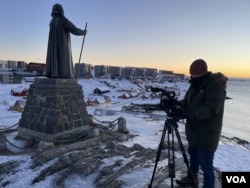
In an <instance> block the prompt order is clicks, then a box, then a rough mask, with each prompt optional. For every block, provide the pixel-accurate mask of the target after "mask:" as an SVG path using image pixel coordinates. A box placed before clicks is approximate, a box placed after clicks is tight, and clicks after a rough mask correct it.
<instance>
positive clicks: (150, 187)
mask: <svg viewBox="0 0 250 188" xmlns="http://www.w3.org/2000/svg"><path fill="white" fill-rule="evenodd" d="M166 132H167V121H165V124H164V129H163V132H162V136H161V141H160V144H159V147H158V151H157V155H156V159H155V166H154V171H153V174H152V177H151V181H150V184H149V186H148V188H152V185H153V181H154V176H155V171H156V168H157V164H158V161H159V160H160V156H161V150H162V147H163V144H164V139H165V136H166Z"/></svg>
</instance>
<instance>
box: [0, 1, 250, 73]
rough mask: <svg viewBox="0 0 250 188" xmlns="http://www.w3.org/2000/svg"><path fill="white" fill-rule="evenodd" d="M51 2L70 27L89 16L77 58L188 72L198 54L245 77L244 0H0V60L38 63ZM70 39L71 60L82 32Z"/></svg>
mask: <svg viewBox="0 0 250 188" xmlns="http://www.w3.org/2000/svg"><path fill="white" fill-rule="evenodd" d="M55 3H60V4H61V5H62V6H63V8H64V13H65V16H66V17H67V18H68V19H69V20H71V21H72V22H73V23H74V24H75V25H76V26H77V27H80V28H84V26H85V22H88V34H87V36H86V39H85V45H84V48H83V54H82V59H81V62H86V63H89V64H93V65H100V64H104V65H120V66H136V67H152V68H157V69H165V70H173V71H174V72H176V73H185V74H187V75H188V69H189V65H190V63H191V62H192V61H193V60H194V59H196V58H204V59H205V60H206V61H207V63H208V67H209V69H210V70H211V71H214V72H216V71H221V72H224V73H225V74H226V75H228V76H234V77H250V37H249V34H250V1H249V0H58V1H54V0H42V1H35V0H21V1H17V0H1V1H0V24H1V29H0V60H24V61H26V62H31V61H33V62H42V63H45V59H46V51H47V42H48V33H49V22H50V19H51V15H50V14H51V10H52V6H53V4H55ZM71 40H72V41H71V42H72V53H73V60H74V62H75V63H77V62H78V60H79V55H80V49H81V43H82V37H81V36H73V35H72V36H71Z"/></svg>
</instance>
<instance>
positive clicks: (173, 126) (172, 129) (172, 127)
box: [148, 117, 196, 188]
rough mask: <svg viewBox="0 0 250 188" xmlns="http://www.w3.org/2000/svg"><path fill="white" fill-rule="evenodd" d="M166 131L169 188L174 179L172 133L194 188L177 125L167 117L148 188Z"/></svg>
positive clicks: (150, 186)
mask: <svg viewBox="0 0 250 188" xmlns="http://www.w3.org/2000/svg"><path fill="white" fill-rule="evenodd" d="M167 131H168V141H167V143H168V167H169V175H168V176H169V177H170V178H171V187H173V183H174V182H173V179H174V178H175V161H174V158H175V155H174V132H175V134H176V137H177V140H178V144H179V147H180V149H181V152H182V156H183V159H184V162H185V164H186V166H187V169H188V173H189V175H190V177H191V178H192V183H193V187H194V188H196V184H195V183H194V179H193V176H192V174H191V169H190V167H189V164H188V158H187V155H186V153H185V148H184V146H183V143H182V141H181V137H180V133H179V131H178V124H177V122H176V120H175V119H174V118H170V117H167V119H166V120H165V124H164V129H163V132H162V136H161V141H160V143H159V147H158V151H157V155H156V159H155V166H154V171H153V174H152V177H151V181H150V184H149V186H148V188H152V185H153V181H154V176H155V172H156V168H157V164H158V162H159V160H160V156H161V150H162V148H163V144H164V139H165V136H166V132H167ZM170 134H172V142H171V143H170ZM170 144H171V145H170ZM170 148H172V158H171V156H170V154H171V151H170Z"/></svg>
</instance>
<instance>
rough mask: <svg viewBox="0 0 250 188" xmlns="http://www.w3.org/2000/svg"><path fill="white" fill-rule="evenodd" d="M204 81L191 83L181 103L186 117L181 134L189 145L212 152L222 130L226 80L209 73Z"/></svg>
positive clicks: (219, 75) (219, 74) (222, 76)
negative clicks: (185, 137)
mask: <svg viewBox="0 0 250 188" xmlns="http://www.w3.org/2000/svg"><path fill="white" fill-rule="evenodd" d="M204 78H205V79H203V80H202V82H201V83H200V84H192V83H191V85H190V87H189V89H188V91H187V93H186V95H185V98H184V100H183V105H184V108H185V109H186V110H187V112H188V114H189V117H188V119H187V124H186V127H185V131H186V136H187V140H188V143H189V145H191V146H193V147H195V148H197V149H199V150H201V151H206V152H215V150H216V149H217V147H218V143H219V139H220V135H221V129H222V121H223V112H224V102H225V99H226V82H227V78H226V77H225V76H224V75H223V74H222V73H211V72H208V73H207V75H206V76H205V77H204Z"/></svg>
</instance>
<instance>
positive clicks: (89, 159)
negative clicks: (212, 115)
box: [0, 79, 250, 188]
mask: <svg viewBox="0 0 250 188" xmlns="http://www.w3.org/2000/svg"><path fill="white" fill-rule="evenodd" d="M78 83H79V84H80V85H82V87H83V93H84V98H85V101H87V100H88V96H89V95H90V94H92V93H93V90H94V89H95V88H98V87H108V88H109V90H110V92H109V93H107V95H108V96H109V97H110V99H111V101H113V103H108V104H101V105H98V106H88V107H87V111H88V113H89V114H91V115H93V117H94V122H95V123H96V125H97V128H98V129H99V131H100V136H98V137H94V138H89V139H86V138H83V139H80V140H78V141H77V142H73V143H68V144H66V145H65V144H56V145H53V146H52V147H50V148H47V149H45V150H42V151H39V150H38V148H37V146H36V145H35V147H34V148H30V147H25V146H26V145H27V141H26V140H20V139H17V137H16V136H17V131H16V123H18V121H19V119H20V116H21V113H19V112H16V111H10V110H9V108H10V106H12V105H14V104H15V102H16V100H25V98H23V97H19V96H11V95H10V92H11V89H13V88H16V87H19V85H3V84H0V87H1V91H0V96H1V98H0V112H1V113H0V133H1V136H2V138H3V136H5V137H6V138H7V143H6V144H7V150H2V151H0V156H1V157H0V187H9V188H13V187H32V188H33V187H48V188H49V187H51V188H52V187H105V186H107V187H112V186H113V187H114V186H116V187H124V188H125V187H126V188H130V187H147V185H148V184H149V182H150V179H151V176H152V173H153V168H154V164H155V157H156V152H157V149H158V145H159V142H160V139H161V135H162V130H163V127H164V122H165V119H166V118H165V113H164V112H161V113H160V112H155V113H156V115H155V113H153V114H152V113H140V112H138V113H136V112H127V111H123V110H122V107H123V106H125V105H130V104H131V103H132V102H138V103H139V102H145V103H146V101H145V99H142V97H141V96H142V95H143V94H145V93H147V92H149V91H147V90H145V88H146V87H145V85H148V84H152V85H153V86H156V87H174V88H178V89H179V91H180V96H179V98H182V97H183V95H184V94H185V91H186V90H187V88H188V83H185V82H177V83H168V82H167V83H164V84H159V83H157V85H154V84H155V83H154V84H153V83H145V84H143V83H140V84H136V83H131V82H130V81H128V80H123V81H117V80H98V79H96V80H95V79H88V80H86V79H80V80H78ZM29 84H30V83H25V82H24V83H23V84H21V85H20V86H23V87H27V88H28V87H29ZM127 92H138V93H139V95H138V96H137V97H134V98H133V97H132V98H129V99H121V98H119V96H120V95H121V94H123V93H127ZM156 100H157V99H156ZM119 117H123V118H125V120H126V125H127V129H128V130H129V134H121V133H119V132H117V126H116V127H115V128H114V129H110V128H109V127H110V123H111V122H114V121H115V120H117V119H118V118H119ZM13 125H14V126H13ZM184 126H185V125H184V124H183V123H182V122H179V123H178V130H179V132H180V134H181V138H182V141H183V144H184V146H185V147H186V145H187V142H186V139H185V134H184ZM0 138H1V137H0ZM166 139H167V138H165V141H166ZM2 140H3V139H2ZM175 140H176V139H175ZM236 141H237V140H232V139H231V138H227V137H222V138H221V141H220V144H219V147H218V150H217V152H216V154H215V160H214V165H215V168H216V169H217V170H216V172H218V173H219V172H221V171H250V166H249V164H250V158H249V154H250V147H249V144H247V143H245V144H244V145H239V144H238V143H236ZM0 143H1V142H0ZM2 143H3V141H2ZM175 155H176V161H178V162H177V164H176V165H177V166H176V171H177V173H176V175H177V177H178V176H180V175H181V174H182V173H185V172H183V171H185V170H186V169H185V166H184V168H183V163H181V162H179V161H180V160H182V155H181V152H180V150H179V149H178V144H177V147H176V150H175ZM178 164H180V165H179V166H178ZM167 165H168V160H167V149H164V150H163V152H162V154H161V160H160V161H159V164H158V169H159V170H160V171H161V172H162V173H158V171H157V177H159V176H160V175H162V174H163V180H162V181H161V182H160V183H159V185H170V181H169V179H170V178H169V177H168V176H167V169H168V166H167ZM218 177H219V176H218ZM217 184H218V186H220V184H219V180H218V181H217ZM104 185H105V186H104Z"/></svg>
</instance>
